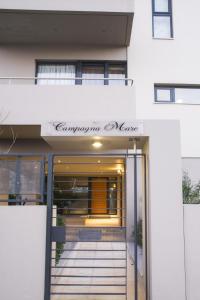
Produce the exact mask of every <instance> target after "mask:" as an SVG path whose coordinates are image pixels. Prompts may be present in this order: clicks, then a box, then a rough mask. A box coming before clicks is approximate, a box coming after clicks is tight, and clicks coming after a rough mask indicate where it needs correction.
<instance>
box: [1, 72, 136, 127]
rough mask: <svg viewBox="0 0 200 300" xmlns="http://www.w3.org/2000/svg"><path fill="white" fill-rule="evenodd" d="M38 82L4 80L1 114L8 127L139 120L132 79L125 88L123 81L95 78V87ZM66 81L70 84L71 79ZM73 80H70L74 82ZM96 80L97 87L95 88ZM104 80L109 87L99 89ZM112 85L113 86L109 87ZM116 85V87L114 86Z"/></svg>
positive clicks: (13, 79)
mask: <svg viewBox="0 0 200 300" xmlns="http://www.w3.org/2000/svg"><path fill="white" fill-rule="evenodd" d="M37 80H38V78H19V77H18V78H0V94H1V107H0V110H1V111H2V119H3V120H4V121H3V124H4V125H10V124H12V125H41V124H43V123H44V122H47V121H51V120H55V121H59V120H62V121H67V120H113V119H118V120H123V119H134V118H135V98H134V86H133V81H132V80H131V79H124V83H123V85H122V79H120V80H119V82H120V85H118V84H117V81H118V80H117V79H112V80H111V79H110V78H104V79H102V78H101V79H100V78H99V79H97V78H95V79H92V78H91V79H89V80H92V82H93V85H91V84H89V85H45V84H44V85H36V84H35V82H36V81H37ZM43 80H45V78H43ZM49 80H50V79H49V78H48V81H49ZM51 80H56V79H54V78H51ZM59 80H61V81H62V80H63V79H62V78H59ZM64 80H65V82H66V81H67V80H68V79H67V78H64ZM71 80H72V78H69V81H70V82H71ZM75 80H81V78H75ZM95 80H96V81H97V83H98V84H97V85H94V83H95ZM100 80H104V81H105V80H106V81H108V85H99V81H100ZM109 81H110V82H112V85H111V84H110V85H109ZM87 82H88V79H87ZM114 82H116V83H115V84H113V83H114Z"/></svg>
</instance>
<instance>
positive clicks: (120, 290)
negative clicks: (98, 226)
mask: <svg viewBox="0 0 200 300" xmlns="http://www.w3.org/2000/svg"><path fill="white" fill-rule="evenodd" d="M64 250H65V251H64V252H63V254H62V256H61V259H60V262H59V263H58V265H57V267H59V268H58V269H54V268H52V275H56V276H65V277H53V278H52V284H59V286H58V285H57V286H54V285H53V286H52V293H61V294H62V293H72V294H74V293H77V295H52V297H51V299H52V300H111V299H112V300H113V299H116V300H126V275H127V274H126V272H127V270H126V244H125V243H124V242H77V243H66V244H65V248H64ZM71 250H73V251H71ZM76 276H80V277H76ZM81 276H82V277H81ZM98 285H99V286H98ZM84 293H85V294H86V295H84ZM101 293H103V294H104V295H101ZM88 294H89V295H88ZM90 294H91V295H90ZM95 294H99V295H95ZM117 294H119V295H117Z"/></svg>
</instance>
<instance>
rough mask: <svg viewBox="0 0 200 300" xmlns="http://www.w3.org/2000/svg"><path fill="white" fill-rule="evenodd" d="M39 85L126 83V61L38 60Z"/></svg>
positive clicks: (37, 75) (37, 74)
mask: <svg viewBox="0 0 200 300" xmlns="http://www.w3.org/2000/svg"><path fill="white" fill-rule="evenodd" d="M36 77H37V80H36V83H37V84H39V85H75V84H80V85H126V84H127V80H126V62H85V61H81V62H80V61H79V62H38V63H37V71H36Z"/></svg>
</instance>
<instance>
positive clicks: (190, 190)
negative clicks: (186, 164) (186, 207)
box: [182, 172, 200, 204]
mask: <svg viewBox="0 0 200 300" xmlns="http://www.w3.org/2000/svg"><path fill="white" fill-rule="evenodd" d="M182 189H183V203H184V204H200V181H198V182H197V183H196V184H192V181H191V179H190V177H189V176H188V173H187V172H183V180H182Z"/></svg>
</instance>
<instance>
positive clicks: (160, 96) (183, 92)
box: [155, 85, 200, 104]
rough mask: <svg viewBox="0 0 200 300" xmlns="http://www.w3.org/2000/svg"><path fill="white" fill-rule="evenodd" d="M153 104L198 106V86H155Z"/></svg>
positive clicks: (199, 88)
mask: <svg viewBox="0 0 200 300" xmlns="http://www.w3.org/2000/svg"><path fill="white" fill-rule="evenodd" d="M155 102H161V103H178V104H200V86H199V87H196V86H161V85H155Z"/></svg>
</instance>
